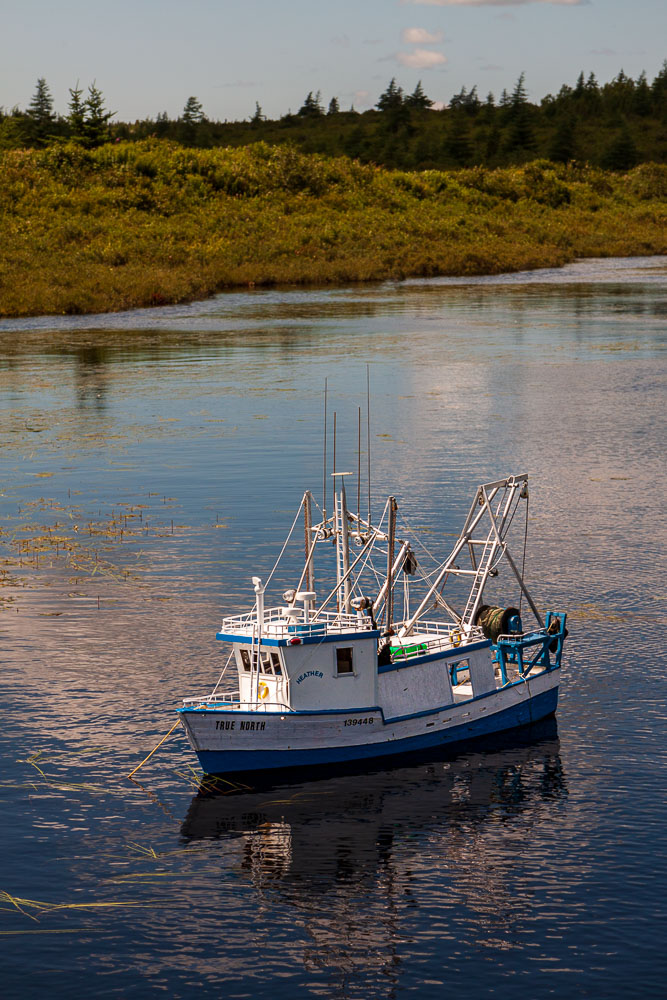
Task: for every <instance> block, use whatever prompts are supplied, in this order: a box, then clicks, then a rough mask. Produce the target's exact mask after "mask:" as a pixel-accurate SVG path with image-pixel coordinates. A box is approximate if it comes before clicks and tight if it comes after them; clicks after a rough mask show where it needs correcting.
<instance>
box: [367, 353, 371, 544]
mask: <svg viewBox="0 0 667 1000" xmlns="http://www.w3.org/2000/svg"><path fill="white" fill-rule="evenodd" d="M366 445H367V448H366V450H367V451H368V527H369V528H370V526H371V373H370V366H369V365H366Z"/></svg>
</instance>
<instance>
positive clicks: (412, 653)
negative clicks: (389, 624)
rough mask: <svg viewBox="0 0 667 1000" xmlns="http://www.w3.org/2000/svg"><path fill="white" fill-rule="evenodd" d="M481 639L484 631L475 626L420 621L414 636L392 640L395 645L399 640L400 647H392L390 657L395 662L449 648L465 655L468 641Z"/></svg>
mask: <svg viewBox="0 0 667 1000" xmlns="http://www.w3.org/2000/svg"><path fill="white" fill-rule="evenodd" d="M483 639H484V633H483V632H482V629H481V628H478V627H477V626H473V627H470V628H468V627H466V628H462V627H461V626H459V625H456V624H450V625H443V623H442V622H424V621H420V622H419V632H418V633H417V634H416V635H415V636H414V637H412V636H405V637H404V638H402V639H400V640H398V639H394V640H393V641H394V642H396V646H398V644H399V642H400V647H401V648H400V649H399V648H396V647H395V648H392V655H391V659H392V662H393V663H397V662H400V661H401V660H411V659H414V658H415V657H417V656H429V655H431V654H432V653H439V652H444V651H446V650H451V649H460V650H461V654H462V655H465V648H466V646H467V645H468V644H469V643H471V642H480V641H482V640H483Z"/></svg>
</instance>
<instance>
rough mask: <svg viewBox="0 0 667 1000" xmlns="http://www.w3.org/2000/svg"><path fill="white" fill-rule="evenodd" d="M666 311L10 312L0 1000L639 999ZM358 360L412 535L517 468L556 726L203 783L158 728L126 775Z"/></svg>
mask: <svg viewBox="0 0 667 1000" xmlns="http://www.w3.org/2000/svg"><path fill="white" fill-rule="evenodd" d="M666 318H667V259H666V258H657V259H656V258H653V259H648V260H631V261H588V262H585V263H581V264H576V265H572V266H571V267H569V268H566V269H565V270H563V271H553V272H551V271H549V272H537V273H534V274H531V275H514V276H511V277H505V278H497V279H479V280H475V281H469V282H464V281H459V280H456V281H452V280H448V281H445V280H439V281H424V282H418V281H413V282H406V283H402V284H390V285H380V286H373V287H361V288H348V289H343V290H337V291H317V290H316V291H308V292H304V291H256V292H246V293H238V294H229V295H224V296H221V297H218V298H216V299H213V300H211V301H209V302H206V303H200V304H194V305H188V306H183V307H175V308H170V309H164V310H156V311H140V312H135V313H131V314H122V315H117V316H110V317H92V318H91V317H87V318H76V319H69V318H67V319H58V318H56V319H44V320H31V321H20V322H19V321H2V322H0V440H1V442H2V459H1V470H2V472H1V477H0V492H1V493H2V496H1V497H0V527H1V528H2V535H0V543H2V552H1V554H2V560H3V561H2V564H1V566H0V571H1V575H0V582H1V583H2V587H0V609H1V610H0V643H1V644H2V658H3V666H2V691H3V715H2V721H3V725H2V727H1V728H0V760H1V766H2V772H1V775H0V792H1V794H2V814H1V815H2V850H1V851H0V890H1V891H2V893H3V895H2V896H0V949H1V953H2V960H1V962H0V969H1V972H2V993H3V996H7V997H11V998H18V997H21V998H33V997H35V998H36V997H43V996H50V997H54V998H60V997H68V996H70V995H71V994H72V993H76V992H78V993H79V994H80V995H83V996H94V997H107V996H108V997H122V998H125V997H149V996H150V997H152V996H158V995H161V996H169V997H173V998H191V997H192V998H195V997H229V998H241V997H253V998H257V997H272V998H275V1000H282V998H293V997H325V998H329V997H331V998H336V1000H338V998H341V1000H342V998H357V997H358V998H368V997H373V998H375V997H378V998H380V997H381V998H385V997H386V998H391V1000H403V998H406V997H408V996H411V995H418V996H419V997H420V998H431V997H433V998H436V997H437V998H440V997H444V996H448V995H465V996H470V997H478V996H487V995H493V996H494V997H501V998H515V997H516V996H522V997H529V998H542V997H547V996H557V997H568V998H570V997H596V998H597V997H614V998H615V997H619V998H620V997H623V998H626V997H628V996H632V997H653V996H656V997H657V996H662V995H664V980H665V976H666V975H667V960H666V958H665V949H664V940H665V933H666V930H667V929H666V927H665V910H666V908H667V904H666V903H665V893H666V892H667V879H666V874H667V872H666V869H667V862H666V860H665V858H666V853H665V834H664V830H665V824H666V821H667V815H666V814H667V809H666V808H665V777H666V775H667V766H666V765H667V761H666V753H665V746H666V741H665V736H666V735H667V734H666V728H665V715H666V713H665V701H666V695H667V683H666V681H665V670H664V656H663V646H664V639H663V633H664V626H665V624H666V617H667V616H666V614H665V603H664V598H665V562H664V542H665V534H666V533H665V519H664V495H665V488H664V487H665V478H664V441H665V439H666V433H665V386H664V375H665V364H664V349H665V340H666V337H665V331H666ZM367 364H368V365H369V366H370V373H371V394H372V435H371V436H372V460H373V496H374V498H375V499H376V500H377V503H378V505H379V504H380V502H381V498H384V496H385V495H386V494H387V493H389V492H391V493H394V494H395V495H396V496H397V498H398V500H399V504H400V507H401V510H402V512H403V514H404V516H405V517H406V519H407V521H408V522H409V523H410V524H411V525H412V527H413V528H415V529H417V530H418V532H419V533H420V537H421V538H422V540H423V541H424V542H425V543H427V544H428V545H429V546H430V547H432V548H433V549H435V550H436V551H437V552H442V553H444V552H445V551H446V550H447V548H448V547H449V545H450V544H451V541H452V539H451V534H452V533H455V532H457V531H458V528H459V527H460V524H461V521H462V519H463V517H464V516H465V513H466V512H467V504H468V502H469V497H470V494H471V492H472V491H473V490H474V488H475V487H476V486H477V484H478V483H480V482H487V481H489V480H491V479H495V478H498V477H499V476H501V475H504V474H506V473H509V472H524V471H527V472H529V473H530V474H531V482H532V489H531V501H530V515H531V516H530V526H529V550H528V559H527V577H528V579H529V582H530V584H531V587H532V589H533V591H534V592H535V595H536V597H537V598H538V603H540V604H541V605H542V606H543V607H545V606H553V607H556V608H559V609H563V610H567V611H568V613H569V616H570V622H569V624H570V640H569V649H568V650H567V655H566V658H565V666H564V677H563V685H562V691H561V703H560V707H559V712H558V719H557V724H556V723H549V724H547V725H545V726H543V727H541V728H540V729H539V730H537V731H533V732H531V733H528V734H526V733H522V734H519V735H517V736H515V737H513V738H512V739H510V740H506V741H504V742H498V743H497V744H495V745H491V746H488V747H486V748H484V750H480V749H478V748H475V750H474V751H469V752H465V753H459V754H457V755H452V754H451V753H450V754H449V755H447V756H446V755H444V754H443V755H442V757H441V758H440V759H437V758H436V759H431V760H428V761H421V762H416V763H415V762H411V763H410V766H405V767H402V768H395V769H379V770H377V771H375V772H373V773H372V774H367V775H350V774H348V775H337V776H330V777H327V778H325V779H323V780H319V781H290V782H288V783H283V784H278V785H276V786H275V787H273V788H270V789H264V790H252V789H251V790H248V791H245V792H242V793H230V794H225V795H220V794H218V795H206V794H200V793H198V770H197V767H196V765H197V761H196V758H195V757H194V755H193V754H192V753H191V752H190V750H189V748H188V747H187V745H186V743H185V741H184V739H183V738H182V737H181V736H180V735H179V734H174V736H173V737H172V738H171V739H170V740H169V741H168V742H167V743H165V745H164V746H163V747H162V748H161V749H160V750H159V751H158V752H157V753H156V755H155V756H154V757H153V758H152V760H151V761H150V762H149V763H148V764H147V765H146V766H145V767H144V768H143V769H142V770H141V771H140V772H139V773H138V774H137V776H136V777H137V778H138V779H139V780H140V784H139V783H136V784H135V783H132V782H129V781H128V780H127V779H126V775H127V774H128V772H129V771H130V770H131V769H132V767H134V766H135V765H136V764H137V763H139V761H140V760H141V759H142V757H143V756H145V754H146V753H147V752H148V751H149V750H150V749H151V748H152V747H153V746H154V745H155V744H156V743H157V741H158V739H159V738H160V737H161V736H163V735H164V734H165V733H166V732H167V731H168V729H169V728H170V726H171V725H172V723H173V720H174V715H173V709H174V707H175V705H176V704H177V703H178V701H179V699H180V698H181V697H183V696H184V695H189V694H193V693H198V692H201V691H204V690H207V689H210V687H212V685H213V684H214V683H215V681H216V679H217V677H218V674H219V672H220V670H221V666H222V663H223V656H222V653H221V651H220V650H219V649H216V648H215V647H216V644H215V641H214V633H215V629H216V626H217V624H218V623H219V619H220V617H221V615H222V613H231V612H233V611H235V610H236V609H238V608H243V607H245V606H246V604H247V603H248V602H249V600H250V598H251V584H250V577H251V576H252V575H253V574H254V573H257V572H259V573H264V574H265V573H266V571H267V570H268V569H269V568H270V567H271V566H272V565H273V562H274V559H275V556H276V555H277V552H278V550H279V547H280V544H281V543H282V540H283V537H284V535H285V533H286V530H287V529H288V528H289V525H290V524H291V522H292V518H293V515H294V512H295V510H296V506H297V505H298V502H299V500H300V498H301V495H302V493H303V490H304V489H305V488H312V489H313V490H314V491H315V492H316V494H317V495H318V499H321V496H320V495H321V489H322V457H321V455H322V451H321V448H322V444H321V413H322V387H323V384H324V379H325V377H328V379H329V388H330V407H331V410H333V409H336V411H337V417H338V444H339V456H338V462H339V467H342V466H343V465H346V464H347V465H348V467H350V468H352V469H355V468H356V455H355V447H356V436H357V431H356V421H357V407H358V406H359V405H362V406H363V405H365V391H366V365H367ZM364 488H365V487H364ZM276 586H277V592H278V593H279V592H280V590H281V589H282V580H280V579H277V580H276ZM498 586H499V587H500V588H502V581H500V582H499V584H498ZM500 592H501V591H500Z"/></svg>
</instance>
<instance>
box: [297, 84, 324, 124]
mask: <svg viewBox="0 0 667 1000" xmlns="http://www.w3.org/2000/svg"><path fill="white" fill-rule="evenodd" d="M297 114H298V115H300V116H301V117H302V118H319V117H320V115H323V114H324V109H323V108H322V94H321V92H320V91H319V90H318V91H317V93H316V94H315V96H314V97H313V92H312V90H310V91H309V92H308V95H307V97H306V99H305V101H304V102H303V104H302V105H301V107H300V108H299V110H298V111H297Z"/></svg>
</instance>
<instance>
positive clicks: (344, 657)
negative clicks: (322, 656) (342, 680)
mask: <svg viewBox="0 0 667 1000" xmlns="http://www.w3.org/2000/svg"><path fill="white" fill-rule="evenodd" d="M353 673H354V667H353V666H352V646H340V647H339V648H338V649H337V650H336V676H337V677H342V676H344V675H345V674H353Z"/></svg>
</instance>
